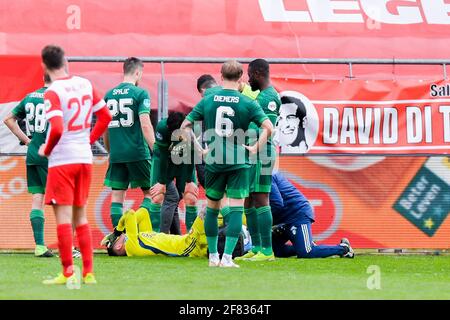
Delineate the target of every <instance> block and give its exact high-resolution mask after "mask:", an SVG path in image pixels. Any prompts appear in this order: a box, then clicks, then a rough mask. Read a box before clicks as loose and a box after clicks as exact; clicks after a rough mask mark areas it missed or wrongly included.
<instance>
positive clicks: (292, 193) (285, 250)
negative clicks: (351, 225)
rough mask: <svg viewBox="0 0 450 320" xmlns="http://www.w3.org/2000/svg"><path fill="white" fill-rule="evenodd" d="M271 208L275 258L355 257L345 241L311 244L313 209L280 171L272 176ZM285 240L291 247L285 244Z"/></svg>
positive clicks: (348, 243)
mask: <svg viewBox="0 0 450 320" xmlns="http://www.w3.org/2000/svg"><path fill="white" fill-rule="evenodd" d="M270 207H271V209H272V215H273V223H274V227H273V232H272V242H273V244H272V245H273V250H274V253H275V256H277V257H292V256H297V257H298V258H325V257H330V256H334V255H337V256H340V257H344V258H353V257H354V251H353V249H352V247H351V246H350V242H349V241H348V240H347V239H346V238H343V239H342V240H341V243H340V244H338V245H334V246H330V245H316V244H315V243H314V242H313V235H312V231H311V224H312V223H314V212H313V209H312V207H311V205H310V203H309V202H308V200H307V199H306V198H305V196H304V195H303V194H302V193H301V192H300V191H299V190H298V189H297V188H296V187H295V186H294V185H293V184H292V183H291V182H289V180H288V179H286V177H284V176H283V175H282V174H281V173H279V172H277V173H274V174H273V175H272V189H271V192H270ZM288 241H290V242H291V243H292V244H287V242H288ZM237 259H239V258H237Z"/></svg>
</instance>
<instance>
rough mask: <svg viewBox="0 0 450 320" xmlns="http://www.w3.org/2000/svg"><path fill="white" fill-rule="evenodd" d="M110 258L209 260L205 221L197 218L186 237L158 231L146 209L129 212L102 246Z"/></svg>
mask: <svg viewBox="0 0 450 320" xmlns="http://www.w3.org/2000/svg"><path fill="white" fill-rule="evenodd" d="M101 244H102V245H103V246H106V247H107V249H108V254H109V255H110V256H129V257H131V256H135V257H142V256H154V255H158V254H161V255H167V256H170V257H206V256H207V249H208V245H207V242H206V235H205V228H204V224H203V220H202V219H201V218H200V217H197V218H196V219H195V221H194V223H193V224H192V228H191V230H190V232H189V233H188V234H185V235H183V236H180V235H173V234H165V233H160V232H155V231H154V230H153V228H152V223H151V221H150V215H149V213H148V211H147V209H145V208H140V209H139V210H137V211H136V212H134V211H133V210H129V211H127V212H126V213H125V214H124V215H123V216H122V217H121V218H120V220H119V224H118V225H117V227H116V228H115V229H114V232H113V233H111V234H109V235H107V236H106V237H105V238H104V239H103V240H102V243H101Z"/></svg>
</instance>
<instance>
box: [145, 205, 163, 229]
mask: <svg viewBox="0 0 450 320" xmlns="http://www.w3.org/2000/svg"><path fill="white" fill-rule="evenodd" d="M145 200H148V199H147V198H146V199H144V202H145ZM144 202H143V203H142V204H144ZM142 207H143V206H142ZM149 207H150V210H148V211H149V213H150V220H151V222H152V228H153V231H155V232H159V231H160V229H161V226H160V225H161V204H159V203H153V202H151V203H150V206H149ZM144 208H145V207H144Z"/></svg>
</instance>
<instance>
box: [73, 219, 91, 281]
mask: <svg viewBox="0 0 450 320" xmlns="http://www.w3.org/2000/svg"><path fill="white" fill-rule="evenodd" d="M76 231H77V237H78V242H79V244H80V251H81V258H82V259H83V277H84V276H86V274H88V273H92V272H93V261H94V252H93V250H92V235H91V229H90V228H89V225H88V224H83V225H82V226H78V227H77V228H76ZM71 249H72V248H71Z"/></svg>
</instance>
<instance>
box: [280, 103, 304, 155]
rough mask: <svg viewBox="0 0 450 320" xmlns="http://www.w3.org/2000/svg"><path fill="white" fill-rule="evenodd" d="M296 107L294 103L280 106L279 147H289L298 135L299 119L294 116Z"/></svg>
mask: <svg viewBox="0 0 450 320" xmlns="http://www.w3.org/2000/svg"><path fill="white" fill-rule="evenodd" d="M296 113H297V105H296V104H295V103H286V104H282V105H281V107H280V115H279V117H278V130H279V133H280V136H279V140H280V145H282V146H283V145H291V144H292V143H293V142H294V141H295V139H296V138H297V135H298V130H299V127H300V119H299V118H297V116H296Z"/></svg>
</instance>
